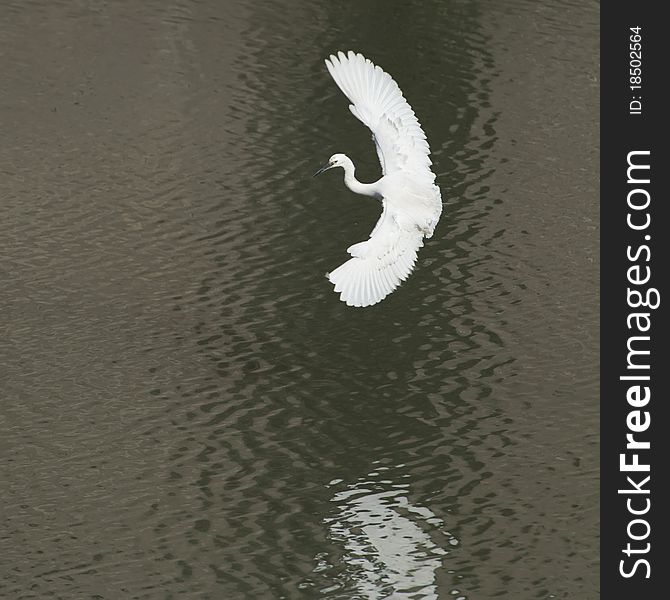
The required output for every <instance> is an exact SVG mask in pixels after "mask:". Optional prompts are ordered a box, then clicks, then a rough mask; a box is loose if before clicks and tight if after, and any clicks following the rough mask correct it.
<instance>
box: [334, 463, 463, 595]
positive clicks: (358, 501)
mask: <svg viewBox="0 0 670 600" xmlns="http://www.w3.org/2000/svg"><path fill="white" fill-rule="evenodd" d="M383 469H384V467H381V468H380V469H379V471H382V470H383ZM379 471H376V472H373V473H370V474H369V476H368V478H371V477H375V476H376V477H380V476H381V477H388V473H383V472H379ZM381 477H380V478H379V479H373V480H370V479H368V480H367V481H358V482H356V483H354V484H350V485H347V486H346V487H344V489H342V487H343V485H344V484H343V483H342V482H341V480H334V481H332V482H331V483H330V485H329V487H336V488H340V491H338V492H336V493H335V495H334V496H333V498H332V501H333V502H334V503H335V504H336V505H337V511H336V513H335V514H334V515H333V516H332V517H329V518H328V519H326V520H325V524H326V525H327V527H328V530H329V537H330V539H331V541H332V542H334V543H335V544H336V545H338V546H341V547H342V556H341V558H340V561H341V564H340V565H338V566H339V567H340V570H344V571H345V572H346V576H345V577H346V581H340V583H341V584H342V585H343V587H345V588H347V589H348V590H350V591H351V592H353V591H354V590H355V593H356V594H357V597H362V598H371V599H372V598H374V599H379V598H394V599H396V598H397V599H402V598H407V599H410V598H411V599H413V600H416V599H421V600H435V599H437V598H438V597H439V596H438V588H437V584H436V571H437V569H439V568H441V566H442V560H443V556H444V555H446V554H448V552H449V551H448V550H447V548H449V547H450V546H451V547H453V546H455V545H456V544H458V541H457V540H456V539H455V538H453V537H451V538H450V537H448V536H449V535H450V534H448V533H447V532H444V531H443V528H444V523H443V521H442V520H441V519H440V518H438V517H437V516H435V514H434V513H433V512H431V510H430V509H428V508H426V507H424V506H416V505H413V504H411V503H410V501H409V499H408V497H407V496H408V491H409V490H408V488H409V485H408V484H398V483H393V482H392V481H390V480H388V479H381ZM436 539H437V540H439V542H436ZM337 587H339V586H337ZM322 591H325V590H322ZM454 591H455V590H454ZM456 593H458V592H456ZM452 594H453V591H452ZM450 597H451V598H454V597H455V596H454V595H450Z"/></svg>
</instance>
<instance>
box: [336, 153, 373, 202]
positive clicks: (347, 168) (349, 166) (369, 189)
mask: <svg viewBox="0 0 670 600" xmlns="http://www.w3.org/2000/svg"><path fill="white" fill-rule="evenodd" d="M342 168H343V169H344V185H346V186H347V187H348V188H349V189H350V190H351V191H352V192H354V193H356V194H362V195H363V196H378V195H379V193H378V192H377V186H376V184H374V183H362V182H360V181H358V179H356V176H355V175H354V173H355V171H356V167H354V163H352V162H351V161H349V162H347V163H345V164H344V165H343V167H342Z"/></svg>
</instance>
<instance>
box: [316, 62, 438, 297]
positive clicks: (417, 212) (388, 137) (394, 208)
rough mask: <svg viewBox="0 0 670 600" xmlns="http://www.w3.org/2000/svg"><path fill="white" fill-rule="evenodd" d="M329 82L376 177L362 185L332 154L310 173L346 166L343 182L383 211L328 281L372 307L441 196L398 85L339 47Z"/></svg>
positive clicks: (432, 217) (413, 248)
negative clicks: (373, 151) (340, 95)
mask: <svg viewBox="0 0 670 600" xmlns="http://www.w3.org/2000/svg"><path fill="white" fill-rule="evenodd" d="M326 66H327V67H328V71H329V72H330V74H331V76H332V77H333V79H334V80H335V83H337V85H338V86H339V88H340V89H341V90H342V91H343V92H344V94H345V96H346V97H347V98H349V100H350V101H351V104H350V105H349V109H350V110H351V112H352V113H353V114H354V116H355V117H356V118H358V119H359V120H360V121H362V122H363V123H364V124H365V125H367V126H368V127H369V128H370V130H371V131H372V139H373V141H374V143H375V146H376V148H377V155H378V156H379V162H380V163H381V167H382V177H381V179H379V180H378V181H375V182H374V183H361V182H360V181H358V180H357V179H356V177H355V176H354V171H355V167H354V163H353V162H351V159H350V158H349V157H348V156H346V155H344V154H333V156H331V157H330V159H329V160H328V162H327V163H326V164H325V165H324V166H323V167H321V168H320V169H319V170H318V171H317V172H316V173H314V176H316V175H318V174H319V173H323V172H324V171H327V170H328V169H332V168H334V167H342V168H343V169H344V184H345V185H346V186H347V187H348V188H349V189H350V190H351V191H352V192H355V193H357V194H363V195H364V196H372V197H374V198H376V199H378V200H380V201H381V203H382V207H383V210H382V215H381V217H380V219H379V221H377V224H376V225H375V227H374V229H373V230H372V233H370V239H368V240H367V241H365V242H360V243H358V244H354V245H353V246H350V247H349V248H348V249H347V252H348V253H349V254H350V255H351V256H352V258H350V259H349V260H348V261H347V262H345V263H344V264H342V265H340V266H339V267H338V268H337V269H335V270H334V271H333V272H332V273H329V274H328V279H329V280H330V282H331V283H333V284H334V285H335V291H336V292H339V293H340V300H342V301H344V302H346V303H347V304H348V305H349V306H371V305H372V304H376V303H377V302H380V301H381V300H383V299H384V298H386V296H388V295H389V294H390V293H391V292H392V291H393V290H395V289H396V288H397V287H398V286H399V285H400V284H401V283H402V282H403V281H404V280H405V279H407V277H408V276H409V274H410V273H411V272H412V269H413V268H414V263H415V262H416V255H417V252H418V250H419V248H421V247H422V246H423V238H424V237H426V238H429V237H431V236H432V235H433V231H434V230H435V225H436V224H437V221H438V219H439V218H440V213H441V212H442V197H441V196H440V190H439V188H438V187H437V186H436V185H435V184H434V181H435V175H434V174H433V173H432V171H431V170H430V165H431V160H430V158H429V157H428V156H429V154H430V148H429V147H428V142H427V141H426V135H425V134H424V132H423V130H422V129H421V125H420V124H419V121H418V120H417V118H416V115H415V114H414V111H413V110H412V108H411V107H410V105H409V104H408V103H407V100H405V98H404V96H403V95H402V92H401V91H400V88H399V87H398V84H397V83H396V82H395V81H394V80H393V78H392V77H391V76H390V75H389V74H388V73H386V72H384V71H383V70H382V69H381V68H380V67H378V66H375V65H374V64H373V63H372V62H370V61H369V60H368V59H367V58H365V57H364V56H363V55H361V54H355V53H354V52H351V51H349V52H348V53H347V54H346V55H345V54H344V53H343V52H338V53H337V56H335V55H331V56H330V58H329V59H326Z"/></svg>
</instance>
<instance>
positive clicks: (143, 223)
mask: <svg viewBox="0 0 670 600" xmlns="http://www.w3.org/2000/svg"><path fill="white" fill-rule="evenodd" d="M340 49H342V50H347V49H355V50H358V51H361V52H363V53H364V54H365V55H366V56H368V57H369V58H370V59H372V60H374V61H375V62H377V63H378V64H380V65H381V66H382V67H383V68H385V69H386V70H387V71H389V72H390V73H391V74H392V75H393V76H394V78H395V79H396V80H397V81H398V83H399V85H400V87H401V88H402V90H403V91H404V93H405V96H406V97H407V98H408V100H409V102H410V103H411V104H412V106H413V108H414V110H415V111H416V113H417V115H418V116H419V118H420V120H421V122H422V124H423V126H424V129H425V130H426V132H427V135H428V139H429V142H430V144H431V148H432V149H433V160H434V167H435V171H436V173H437V175H438V184H439V185H440V187H441V189H442V196H443V199H444V200H445V208H444V212H443V216H442V219H441V221H440V223H439V225H438V227H437V230H436V233H435V236H434V237H433V238H432V239H431V240H430V241H429V243H428V244H427V245H426V247H425V248H424V249H423V250H422V251H421V253H420V260H419V263H418V267H417V269H416V270H415V272H414V274H413V275H412V276H411V277H410V279H409V280H408V281H407V282H406V283H405V284H404V285H403V286H402V287H401V288H400V289H399V290H397V291H396V292H394V293H393V294H392V295H391V296H390V297H389V298H388V299H387V300H385V301H384V302H383V303H381V304H380V305H378V306H375V307H373V308H370V309H363V310H361V309H351V308H348V307H346V306H345V305H344V304H343V303H341V302H339V301H338V299H337V296H336V295H335V294H334V293H333V292H332V291H331V286H330V284H329V283H328V282H327V280H326V279H325V278H324V276H323V275H324V273H325V272H326V271H329V270H332V269H333V268H334V267H336V266H337V265H339V264H340V263H341V262H342V261H343V260H344V259H345V258H346V253H345V249H346V248H347V246H349V245H350V244H352V243H354V242H357V241H361V240H363V239H365V238H366V237H367V235H368V233H369V231H370V230H371V228H372V226H373V225H374V223H375V221H376V219H377V217H378V212H379V207H378V204H377V203H376V202H374V201H372V200H368V199H365V198H361V197H357V196H354V195H353V194H351V193H350V192H348V191H347V190H346V189H345V188H344V186H343V184H342V181H341V176H340V175H335V174H333V173H329V174H327V175H324V176H322V177H321V178H318V179H316V180H313V179H311V177H310V176H311V174H312V173H313V172H314V170H316V168H317V167H318V166H320V165H321V164H322V163H323V162H324V161H325V160H326V159H327V158H328V157H329V156H330V155H331V154H333V153H335V152H345V153H347V154H348V155H349V156H351V157H352V158H353V160H354V161H355V162H356V164H357V165H358V173H359V175H360V178H361V179H362V180H364V181H370V180H373V179H376V178H377V177H378V176H379V168H378V165H377V158H376V154H375V151H374V147H373V145H372V143H371V141H370V138H369V134H368V132H367V130H366V129H365V128H364V127H362V125H361V124H360V123H359V122H357V121H356V120H355V119H354V118H353V117H352V116H351V114H350V113H349V111H348V110H347V102H346V100H345V98H344V97H343V96H342V95H341V93H340V92H339V90H338V89H337V87H336V86H335V85H334V83H333V82H332V80H331V79H330V77H329V76H328V73H327V71H326V69H325V66H324V65H323V59H324V58H325V57H326V56H327V55H328V54H329V53H330V52H333V51H336V50H340ZM598 69H599V57H598V5H597V3H594V2H591V3H586V4H585V3H577V2H573V3H568V2H531V1H530V0H528V1H527V2H526V1H518V0H517V1H513V2H504V3H500V2H493V1H490V2H489V1H475V2H464V1H461V2H456V1H444V2H443V1H433V2H425V1H422V2H419V1H411V2H403V3H400V2H397V3H396V2H379V1H378V2H360V3H356V4H354V3H351V5H349V4H348V3H339V2H314V1H311V2H304V1H302V0H301V1H292V2H283V3H281V2H251V3H243V2H239V3H235V2H215V1H214V0H203V1H200V2H194V1H178V2H158V1H155V0H154V1H151V2H142V3H139V2H131V1H129V0H128V1H125V2H102V1H91V2H45V1H44V0H34V1H32V2H13V1H10V2H4V3H2V6H0V74H2V82H3V83H2V89H1V90H0V130H1V131H2V137H3V143H2V145H1V146H0V169H1V174H0V198H1V199H0V202H1V205H0V206H1V210H2V216H1V218H0V306H1V307H2V311H1V313H0V332H1V335H0V393H1V395H2V397H1V399H0V402H1V404H0V456H2V462H1V463H0V464H1V470H0V489H1V490H2V510H1V513H2V528H1V529H0V597H3V598H9V599H24V598H63V599H68V600H69V599H79V598H98V599H100V598H104V599H126V598H138V599H139V598H141V599H154V598H155V599H163V598H165V599H168V598H175V599H177V598H179V599H187V598H188V599H191V598H194V599H195V598H203V599H204V598H211V599H216V600H218V599H222V600H236V599H247V598H248V599H263V600H265V599H267V600H274V599H279V598H286V599H293V598H296V599H300V598H305V599H309V598H319V599H321V598H323V599H337V600H358V599H373V600H376V599H381V598H390V599H403V598H404V599H421V600H428V599H438V598H439V599H463V598H467V599H468V600H479V599H484V600H487V599H491V598H518V599H542V600H546V599H550V598H571V599H576V598H579V599H580V600H588V599H595V598H597V597H598V333H599V331H598V236H599V232H598V216H599V215H598V168H599V166H598V161H599V153H598V146H597V144H598V133H599V131H598V102H599V96H598V85H599V81H598Z"/></svg>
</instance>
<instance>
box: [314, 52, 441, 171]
mask: <svg viewBox="0 0 670 600" xmlns="http://www.w3.org/2000/svg"><path fill="white" fill-rule="evenodd" d="M326 66H327V67H328V71H329V72H330V74H331V76H332V77H333V79H334V80H335V83H337V85H338V86H339V88H340V89H341V90H342V91H343V92H344V94H345V95H346V96H347V98H349V100H350V101H351V102H352V104H351V105H350V106H349V108H350V110H351V112H352V113H353V114H354V115H355V116H356V117H357V118H358V119H359V120H361V121H362V122H363V123H364V124H365V125H367V126H368V127H369V128H370V130H371V131H372V139H373V140H374V142H375V145H376V147H377V154H378V156H379V162H380V163H381V166H382V172H383V174H384V175H386V174H388V173H393V172H396V171H407V172H411V173H412V175H413V176H414V177H416V178H418V179H419V178H420V179H426V180H429V181H430V182H431V183H432V182H433V181H434V180H435V175H434V174H433V173H432V171H431V170H430V165H431V160H430V158H429V154H430V148H429V147H428V142H427V141H426V135H425V133H424V132H423V130H422V129H421V125H420V124H419V121H418V119H417V118H416V115H415V114H414V111H413V110H412V108H411V107H410V105H409V104H408V103H407V100H405V98H404V96H403V95H402V92H401V91H400V88H399V87H398V84H397V83H396V82H395V81H394V80H393V78H392V77H391V76H390V75H389V74H388V73H386V72H384V71H383V70H382V69H381V68H380V67H378V66H375V65H374V64H373V63H372V62H370V61H369V60H368V59H367V58H365V57H364V56H363V55H362V54H355V53H354V52H351V51H349V52H348V53H347V54H346V55H345V54H344V53H343V52H338V53H337V56H335V55H334V54H332V55H331V56H330V58H329V59H326Z"/></svg>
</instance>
